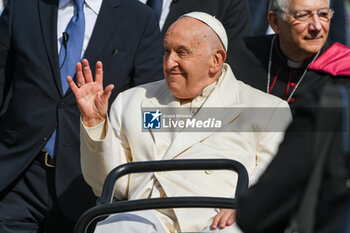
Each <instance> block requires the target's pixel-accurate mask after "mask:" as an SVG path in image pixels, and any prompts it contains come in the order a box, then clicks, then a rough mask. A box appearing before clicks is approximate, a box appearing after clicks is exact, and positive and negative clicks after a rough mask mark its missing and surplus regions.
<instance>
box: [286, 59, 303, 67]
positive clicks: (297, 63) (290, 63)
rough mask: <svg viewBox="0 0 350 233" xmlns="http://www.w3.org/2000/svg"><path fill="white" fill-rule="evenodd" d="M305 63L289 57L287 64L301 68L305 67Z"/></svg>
mask: <svg viewBox="0 0 350 233" xmlns="http://www.w3.org/2000/svg"><path fill="white" fill-rule="evenodd" d="M303 64H304V62H295V61H292V60H289V59H287V65H288V66H289V67H290V68H293V69H298V68H301V67H303Z"/></svg>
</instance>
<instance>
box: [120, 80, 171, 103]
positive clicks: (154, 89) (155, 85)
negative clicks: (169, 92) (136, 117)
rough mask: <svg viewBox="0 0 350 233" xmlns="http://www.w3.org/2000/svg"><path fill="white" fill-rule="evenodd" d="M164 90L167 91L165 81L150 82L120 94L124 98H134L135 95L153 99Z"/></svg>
mask: <svg viewBox="0 0 350 233" xmlns="http://www.w3.org/2000/svg"><path fill="white" fill-rule="evenodd" d="M165 89H167V87H166V83H165V79H162V80H159V81H155V82H150V83H146V84H142V85H140V86H136V87H133V88H130V89H128V90H125V91H123V92H122V93H121V94H122V95H123V96H124V97H125V98H128V97H131V96H135V95H144V96H147V97H153V96H157V95H158V94H160V93H161V92H163V91H164V90H165Z"/></svg>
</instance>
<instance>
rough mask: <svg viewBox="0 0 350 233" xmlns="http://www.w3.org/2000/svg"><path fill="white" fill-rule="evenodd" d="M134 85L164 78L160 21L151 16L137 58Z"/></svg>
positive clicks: (153, 15)
mask: <svg viewBox="0 0 350 233" xmlns="http://www.w3.org/2000/svg"><path fill="white" fill-rule="evenodd" d="M134 67H135V73H134V76H133V80H134V85H135V86H137V85H140V84H144V83H147V82H152V81H157V80H160V79H162V78H163V42H162V37H161V34H160V29H159V24H158V20H157V19H156V15H155V14H153V13H152V14H150V17H149V18H148V22H147V25H146V27H145V28H144V32H143V34H142V38H141V39H140V43H139V45H138V48H137V52H136V56H135V66H134Z"/></svg>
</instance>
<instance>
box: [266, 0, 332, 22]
mask: <svg viewBox="0 0 350 233" xmlns="http://www.w3.org/2000/svg"><path fill="white" fill-rule="evenodd" d="M289 1H290V0H270V3H269V8H268V9H269V11H274V12H276V14H277V16H278V17H279V18H281V19H285V18H286V11H287V9H288V7H289ZM326 1H327V4H328V7H330V0H326Z"/></svg>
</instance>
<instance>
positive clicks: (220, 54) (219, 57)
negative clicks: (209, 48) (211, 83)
mask: <svg viewBox="0 0 350 233" xmlns="http://www.w3.org/2000/svg"><path fill="white" fill-rule="evenodd" d="M225 60H226V52H225V50H223V49H218V50H216V51H215V53H214V55H213V57H212V62H211V65H210V67H209V73H210V74H216V73H217V72H219V71H220V70H221V68H222V65H223V64H224V62H225Z"/></svg>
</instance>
